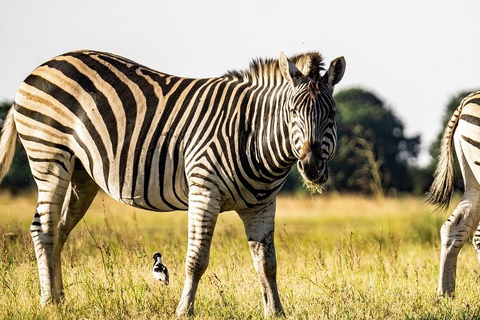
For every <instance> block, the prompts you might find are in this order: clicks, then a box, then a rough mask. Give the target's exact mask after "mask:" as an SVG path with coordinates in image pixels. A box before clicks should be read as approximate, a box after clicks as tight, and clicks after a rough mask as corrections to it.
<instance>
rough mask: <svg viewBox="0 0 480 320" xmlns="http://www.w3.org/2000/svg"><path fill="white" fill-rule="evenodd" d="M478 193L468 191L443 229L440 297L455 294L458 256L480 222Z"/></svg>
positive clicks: (477, 191) (441, 232) (441, 233)
mask: <svg viewBox="0 0 480 320" xmlns="http://www.w3.org/2000/svg"><path fill="white" fill-rule="evenodd" d="M478 193H479V190H467V191H466V192H465V195H464V197H463V199H462V201H461V202H460V204H459V205H458V206H457V208H456V209H455V210H454V212H453V214H452V215H451V216H450V218H448V219H447V221H446V222H445V223H444V224H443V226H442V228H441V231H440V235H441V238H442V248H441V253H440V279H439V283H438V294H439V295H448V296H453V294H454V292H455V278H456V271H457V257H458V254H459V252H460V250H461V249H462V247H463V245H464V244H465V242H466V241H467V240H468V238H469V237H470V236H471V234H472V232H473V229H474V228H475V227H476V226H478V223H479V220H480V216H479V214H478V209H479V203H478V201H477V199H476V198H477V197H478Z"/></svg>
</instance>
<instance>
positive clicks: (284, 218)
mask: <svg viewBox="0 0 480 320" xmlns="http://www.w3.org/2000/svg"><path fill="white" fill-rule="evenodd" d="M34 206H35V198H34V197H33V196H29V197H20V198H13V199H12V198H10V197H9V196H8V195H0V233H1V234H2V235H4V234H6V233H10V232H11V233H14V234H15V235H16V236H17V238H14V239H11V238H3V240H2V244H1V246H0V305H1V306H2V308H0V318H2V319H57V318H58V319H126V318H128V319H171V318H174V310H175V307H176V303H177V302H178V299H179V297H180V293H181V289H182V285H183V276H184V266H183V263H184V259H185V250H186V244H187V235H186V230H187V215H186V213H184V212H173V213H151V212H146V211H142V210H138V209H134V208H131V207H128V206H125V205H122V204H119V203H117V202H115V201H114V200H112V199H110V198H109V197H107V196H105V195H99V196H98V197H97V199H96V200H95V202H94V204H93V205H92V207H91V208H90V210H89V212H88V213H87V215H86V217H85V219H84V220H83V221H81V222H80V223H79V225H78V226H77V228H76V229H75V230H74V231H73V232H72V234H71V236H70V239H69V241H68V242H67V245H66V246H65V249H64V252H63V270H64V282H65V291H66V301H65V303H64V304H62V305H60V306H58V307H47V308H40V307H39V284H38V276H37V270H36V263H35V257H34V253H33V246H32V243H31V240H30V235H29V232H28V228H29V224H30V222H31V220H32V218H33V212H34ZM277 208H278V209H277V211H278V214H277V221H276V238H275V241H276V247H277V260H278V282H279V289H280V294H281V299H282V302H283V305H284V308H285V310H286V313H287V318H289V319H353V318H358V319H452V318H455V319H456V318H460V319H473V318H479V317H480V302H479V299H478V292H479V288H478V285H477V283H478V280H479V274H478V271H477V270H478V262H477V259H476V256H475V254H474V252H473V249H472V248H471V247H467V248H465V249H464V250H463V251H462V252H461V254H460V259H459V272H458V277H457V282H458V286H457V297H456V298H455V299H438V298H437V297H436V295H435V290H436V282H437V277H438V275H437V273H438V255H439V237H438V230H439V228H440V226H441V224H442V223H443V220H444V219H445V218H446V216H447V215H448V214H446V213H445V214H444V213H439V212H437V213H433V207H431V206H428V205H425V204H424V203H423V199H420V198H414V197H405V198H397V199H385V200H383V201H378V200H373V199H367V198H363V197H360V196H351V195H348V196H339V195H332V196H325V195H324V196H315V197H304V198H298V197H286V196H284V197H280V198H279V200H278V204H277ZM154 251H159V252H162V254H163V256H164V262H165V264H166V265H167V266H168V267H169V271H170V277H171V279H170V285H169V286H164V285H163V284H161V283H157V282H155V281H154V279H153V278H152V276H151V274H150V270H151V264H152V263H153V260H151V255H152V253H153V252H154ZM262 312H263V307H262V304H261V297H260V289H259V285H258V281H257V278H256V275H255V273H254V268H253V264H252V261H251V257H250V253H249V251H248V245H247V243H246V239H245V235H244V231H243V226H242V223H241V221H240V219H239V218H238V217H237V215H236V214H235V213H232V212H228V213H224V214H222V215H221V216H220V218H219V221H218V225H217V228H216V231H215V236H214V241H213V245H212V251H211V260H210V266H209V268H208V270H207V272H206V273H205V275H204V277H203V278H202V282H201V284H200V287H199V291H198V295H197V302H196V318H198V319H258V318H261V315H262Z"/></svg>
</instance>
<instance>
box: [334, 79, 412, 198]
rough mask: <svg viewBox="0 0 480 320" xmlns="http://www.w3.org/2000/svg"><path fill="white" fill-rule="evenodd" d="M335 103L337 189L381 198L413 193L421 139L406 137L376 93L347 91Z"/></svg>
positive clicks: (358, 90) (399, 124)
mask: <svg viewBox="0 0 480 320" xmlns="http://www.w3.org/2000/svg"><path fill="white" fill-rule="evenodd" d="M335 101H336V102H337V114H338V118H337V125H338V139H339V145H338V149H337V155H336V157H335V158H334V159H333V161H332V162H331V165H330V167H331V169H332V171H333V173H334V179H335V180H334V185H335V188H336V189H337V190H339V191H355V192H362V193H367V194H375V195H377V196H382V195H383V194H384V193H385V192H387V193H391V192H395V191H411V190H412V188H413V184H412V179H411V177H410V175H409V171H408V166H409V163H410V162H412V161H413V160H415V159H416V157H417V155H418V151H419V146H420V137H419V136H415V137H412V138H407V137H405V135H404V132H403V131H404V126H403V123H402V122H401V121H400V119H398V118H397V117H396V116H395V114H394V113H393V112H392V110H390V109H389V108H388V107H387V106H385V104H384V102H383V101H382V100H380V99H379V98H378V97H377V96H375V95H374V94H373V93H372V92H369V91H367V90H363V89H359V88H353V89H348V90H343V91H340V92H339V93H338V94H337V95H336V96H335Z"/></svg>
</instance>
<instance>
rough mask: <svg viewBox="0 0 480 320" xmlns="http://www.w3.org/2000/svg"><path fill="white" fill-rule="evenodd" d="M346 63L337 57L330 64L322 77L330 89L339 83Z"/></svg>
mask: <svg viewBox="0 0 480 320" xmlns="http://www.w3.org/2000/svg"><path fill="white" fill-rule="evenodd" d="M346 67H347V63H346V62H345V58H344V57H338V58H336V59H335V60H333V61H332V62H331V63H330V67H329V68H328V71H327V72H326V73H325V74H324V75H323V79H325V81H326V82H327V83H328V84H330V85H331V86H332V87H333V86H334V85H336V84H337V83H339V82H340V80H342V78H343V74H344V73H345V68H346Z"/></svg>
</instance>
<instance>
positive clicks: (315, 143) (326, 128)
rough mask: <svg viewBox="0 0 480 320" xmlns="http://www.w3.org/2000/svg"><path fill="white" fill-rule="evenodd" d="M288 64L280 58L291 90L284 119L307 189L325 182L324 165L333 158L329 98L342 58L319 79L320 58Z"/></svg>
mask: <svg viewBox="0 0 480 320" xmlns="http://www.w3.org/2000/svg"><path fill="white" fill-rule="evenodd" d="M292 60H293V61H294V62H295V63H293V62H292V61H290V60H289V59H288V58H287V57H286V56H285V55H284V54H283V53H281V54H280V59H279V66H280V70H281V73H282V75H283V77H284V79H285V80H286V81H287V82H288V83H289V85H290V87H291V90H290V92H291V94H290V96H289V99H288V102H287V107H288V111H287V113H288V114H287V116H286V119H288V122H289V124H288V125H289V129H290V130H289V132H290V144H291V146H292V149H293V150H292V152H293V154H294V155H295V157H296V158H297V159H298V169H299V171H300V174H301V175H302V178H303V179H304V181H305V182H306V184H307V186H312V185H313V186H320V185H322V184H323V183H325V182H326V181H327V180H328V168H327V162H328V161H330V160H331V159H332V158H333V156H334V155H335V149H336V143H337V142H336V136H337V133H336V131H337V127H336V109H335V102H334V101H333V97H332V95H333V89H334V86H335V85H336V84H337V83H338V82H339V81H340V80H341V79H342V77H343V74H344V72H345V66H346V63H345V59H344V58H343V57H339V58H336V59H335V60H333V61H332V62H331V64H330V67H329V69H328V70H327V71H326V72H325V73H324V74H323V75H322V74H321V72H323V71H324V69H323V68H322V67H323V63H322V57H321V55H320V54H318V53H310V54H307V55H303V56H301V57H294V58H292ZM300 69H301V70H300Z"/></svg>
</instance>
